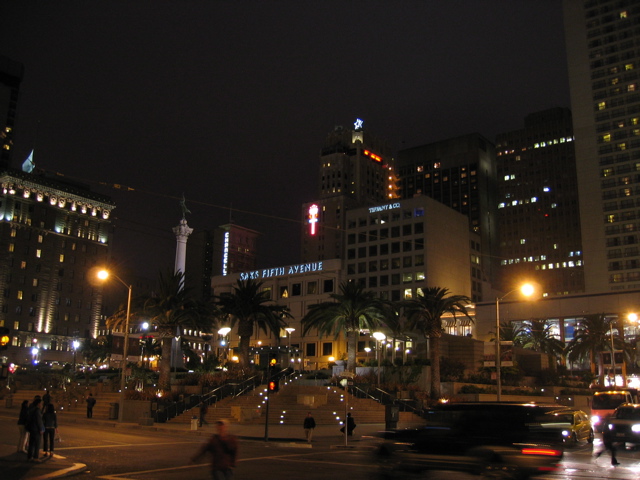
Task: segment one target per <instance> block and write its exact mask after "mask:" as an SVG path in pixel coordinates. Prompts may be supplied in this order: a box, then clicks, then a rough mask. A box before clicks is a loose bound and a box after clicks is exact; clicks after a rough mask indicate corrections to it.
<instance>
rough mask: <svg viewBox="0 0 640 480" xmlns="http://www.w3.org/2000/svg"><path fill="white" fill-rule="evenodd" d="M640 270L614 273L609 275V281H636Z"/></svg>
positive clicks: (638, 279)
mask: <svg viewBox="0 0 640 480" xmlns="http://www.w3.org/2000/svg"><path fill="white" fill-rule="evenodd" d="M638 281H640V272H628V273H615V274H613V275H610V276H609V283H623V282H638Z"/></svg>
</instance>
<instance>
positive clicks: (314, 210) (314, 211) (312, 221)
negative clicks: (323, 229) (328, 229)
mask: <svg viewBox="0 0 640 480" xmlns="http://www.w3.org/2000/svg"><path fill="white" fill-rule="evenodd" d="M318 211H319V209H318V205H316V204H315V203H314V204H313V205H311V206H310V207H309V215H308V218H309V225H310V229H309V233H310V234H311V235H315V234H316V223H318Z"/></svg>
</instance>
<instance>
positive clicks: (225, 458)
mask: <svg viewBox="0 0 640 480" xmlns="http://www.w3.org/2000/svg"><path fill="white" fill-rule="evenodd" d="M215 427H216V433H215V434H214V435H212V436H211V438H209V441H208V442H207V443H204V444H203V445H202V446H201V447H200V449H199V450H198V452H197V453H196V454H195V455H194V456H193V457H192V458H191V461H192V462H195V461H197V460H198V459H199V458H200V457H202V456H203V455H204V454H205V453H207V452H208V453H209V454H210V455H211V474H212V478H213V480H231V479H232V478H233V469H234V468H235V467H236V460H237V458H238V440H237V439H236V437H235V436H233V435H230V434H229V433H228V431H227V424H226V422H224V421H223V420H218V421H217V422H216V423H215Z"/></svg>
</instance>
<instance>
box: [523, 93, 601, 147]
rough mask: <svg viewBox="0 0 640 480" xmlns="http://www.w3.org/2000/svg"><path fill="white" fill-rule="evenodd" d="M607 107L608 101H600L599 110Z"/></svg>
mask: <svg viewBox="0 0 640 480" xmlns="http://www.w3.org/2000/svg"><path fill="white" fill-rule="evenodd" d="M605 108H607V102H598V110H604V109H605ZM535 146H536V148H538V144H537V143H536V145H535Z"/></svg>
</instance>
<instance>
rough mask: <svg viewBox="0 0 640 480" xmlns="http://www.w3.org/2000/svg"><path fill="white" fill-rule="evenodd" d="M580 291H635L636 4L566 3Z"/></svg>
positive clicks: (638, 271) (638, 262)
mask: <svg viewBox="0 0 640 480" xmlns="http://www.w3.org/2000/svg"><path fill="white" fill-rule="evenodd" d="M563 7H564V22H565V38H566V44H567V59H568V66H569V86H570V91H571V110H572V113H573V126H574V134H575V139H576V141H575V153H576V165H577V174H578V194H579V197H580V220H581V229H582V245H583V258H584V273H585V291H586V292H588V293H592V292H593V293H598V292H607V291H609V292H613V291H624V290H633V289H638V288H640V236H639V233H638V232H639V231H640V77H639V74H640V47H639V46H638V41H639V40H640V4H638V2H636V1H631V0H585V1H576V0H565V1H564V2H563Z"/></svg>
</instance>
